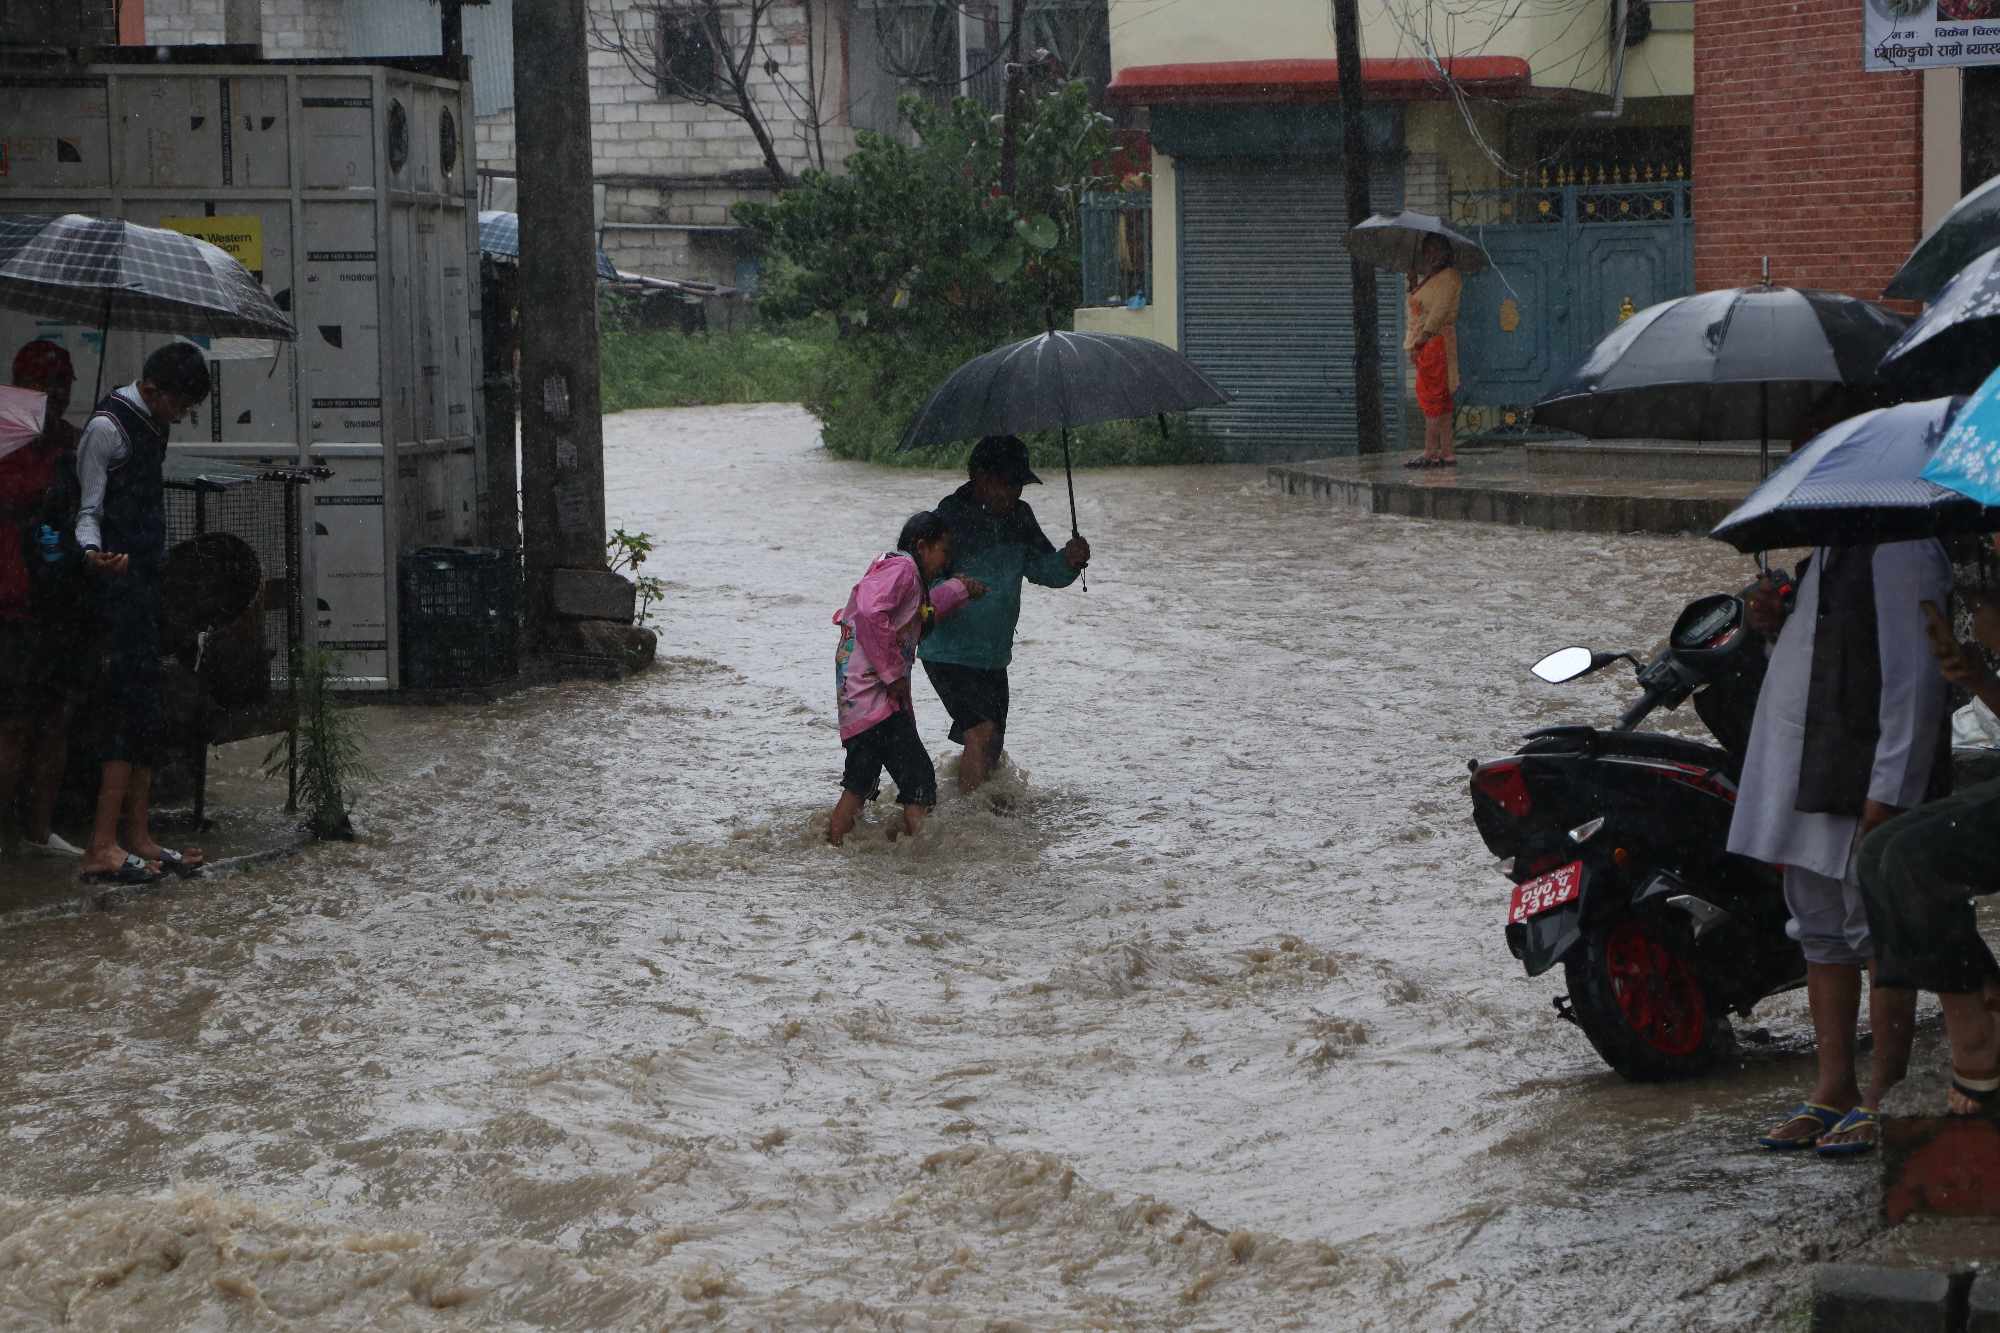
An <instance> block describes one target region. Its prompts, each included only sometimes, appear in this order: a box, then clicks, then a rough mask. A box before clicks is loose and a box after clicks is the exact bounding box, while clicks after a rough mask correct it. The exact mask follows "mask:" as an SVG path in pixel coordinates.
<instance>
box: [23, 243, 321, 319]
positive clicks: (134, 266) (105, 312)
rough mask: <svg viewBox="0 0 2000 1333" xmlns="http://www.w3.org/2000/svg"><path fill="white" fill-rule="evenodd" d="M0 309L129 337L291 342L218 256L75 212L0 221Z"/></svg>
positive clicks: (258, 291)
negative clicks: (160, 335) (112, 330)
mask: <svg viewBox="0 0 2000 1333" xmlns="http://www.w3.org/2000/svg"><path fill="white" fill-rule="evenodd" d="M0 307H4V308H6V309H8V310H19V311H22V312H24V313H27V314H31V315H43V316H46V317H48V318H50V319H60V320H66V321H70V322H73V323H78V324H97V325H100V326H102V327H104V328H107V329H109V328H117V329H123V330H126V331H128V332H151V333H178V334H181V335H183V336H185V337H207V338H276V339H280V340H282V341H285V342H290V341H292V340H293V339H294V338H295V337H296V336H297V335H296V334H295V333H294V332H293V329H292V325H291V322H290V321H289V320H287V319H286V318H285V316H284V314H283V313H282V312H281V311H280V310H279V309H278V307H277V304H276V303H275V302H274V301H272V300H271V298H270V296H269V295H267V294H266V293H265V291H264V288H263V287H262V286H261V285H260V284H259V283H258V282H257V280H256V279H255V278H253V277H251V276H250V270H248V269H246V268H244V267H243V265H241V264H239V263H237V262H236V260H235V259H234V258H232V257H231V256H230V255H229V254H228V253H227V252H226V251H224V250H222V249H220V248H218V247H216V246H213V245H210V244H209V243H208V242H207V241H204V240H200V239H198V238H196V237H193V236H183V235H181V233H179V232H177V231H167V230H165V229H163V228H159V227H142V226H139V225H138V224H137V223H133V222H127V221H125V220H124V219H123V218H95V217H86V216H84V215H83V214H81V213H67V214H62V215H57V214H53V213H17V214H12V215H9V216H0Z"/></svg>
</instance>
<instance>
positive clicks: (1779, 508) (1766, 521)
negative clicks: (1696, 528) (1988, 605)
mask: <svg viewBox="0 0 2000 1333" xmlns="http://www.w3.org/2000/svg"><path fill="white" fill-rule="evenodd" d="M1964 402H1965V400H1964V399H1963V398H1931V399H1926V400H1924V401H1922V402H1915V403H1898V404H1897V405H1896V406H1894V407H1884V408H1877V409H1876V410H1875V411H1872V412H1864V413H1862V414H1861V415H1860V416H1858V417H1850V418H1848V419H1847V420H1846V421H1843V422H1841V423H1840V424H1839V425H1837V426H1835V427H1833V429H1831V430H1828V431H1823V432H1821V433H1820V434H1818V435H1816V436H1814V437H1813V438H1812V439H1811V440H1810V441H1809V442H1808V443H1807V444H1805V445H1804V446H1803V447H1802V448H1800V449H1799V451H1798V452H1797V453H1794V454H1793V455H1792V456H1791V457H1790V458H1789V459H1787V460H1786V461H1785V464H1784V466H1782V467H1780V468H1779V469H1778V470H1777V471H1776V472H1774V473H1772V474H1771V476H1770V477H1769V478H1768V479H1767V480H1766V481H1765V482H1764V484H1763V485H1761V486H1759V487H1758V488H1757V489H1756V490H1754V491H1752V492H1751V493H1750V495H1749V498H1747V499H1746V500H1744V501H1743V503H1742V504H1740V505H1738V506H1737V507H1736V509H1735V511H1734V512H1733V513H1731V514H1730V515H1729V517H1727V518H1725V519H1723V520H1722V522H1720V523H1718V524H1716V526H1715V529H1714V531H1713V532H1711V533H1710V534H1709V535H1710V536H1713V537H1716V538H1719V539H1720V540H1722V541H1726V542H1728V543H1729V544H1730V545H1732V546H1734V547H1735V548H1736V549H1737V550H1739V551H1769V550H1774V549H1777V548H1780V547H1787V546H1851V545H1859V544H1863V543H1868V542H1893V541H1914V540H1916V539H1918V538H1921V537H1939V536H1945V535H1947V534H1950V533H1955V532H1977V531H1985V530H1989V529H1991V528H1994V527H2000V510H1994V509H1984V508H1982V507H1981V506H1980V505H1978V504H1976V503H1975V502H1973V501H1971V500H1968V499H1966V498H1965V497H1964V496H1963V495H1960V494H1959V493H1958V492H1957V491H1952V490H1947V489H1945V488H1944V487H1943V486H1939V485H1937V484H1935V483H1933V482H1928V481H1925V480H1923V479H1922V476H1921V474H1922V472H1923V470H1924V467H1925V465H1926V464H1927V463H1929V462H1930V459H1931V455H1932V454H1933V453H1934V452H1935V451H1936V449H1937V447H1938V443H1939V441H1941V440H1943V439H1944V437H1945V432H1946V431H1947V430H1948V429H1949V428H1950V426H1951V423H1952V419H1953V418H1954V417H1955V416H1956V415H1957V413H1958V411H1959V408H1960V407H1961V406H1962V405H1963V404H1964Z"/></svg>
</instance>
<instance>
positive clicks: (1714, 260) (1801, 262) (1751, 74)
mask: <svg viewBox="0 0 2000 1333" xmlns="http://www.w3.org/2000/svg"><path fill="white" fill-rule="evenodd" d="M1864 3H1865V0H1770V2H1768V3H1763V4H1756V5H1743V4H1725V3H1723V0H1697V7H1696V12H1695V38H1694V41H1695V48H1694V89H1695V92H1694V202H1695V230H1694V268H1695V286H1696V287H1697V288H1699V289H1701V290H1703V291H1706V290H1708V289H1710V288H1715V287H1740V286H1744V285H1746V284H1749V283H1753V282H1755V281H1757V278H1758V274H1759V271H1760V262H1761V260H1762V258H1763V256H1765V255H1769V256H1770V257H1771V279H1772V281H1774V282H1779V283H1783V284H1786V285H1787V286H1793V287H1824V288H1827V289H1829V290H1832V291H1842V292H1847V293H1849V294H1851V295H1855V296H1863V297H1867V298H1869V299H1871V300H1872V299H1875V298H1878V297H1880V296H1881V294H1882V287H1883V285H1884V284H1885V283H1887V282H1888V280H1889V277H1890V275H1891V274H1893V273H1894V272H1895V271H1896V269H1897V267H1898V266H1900V265H1901V264H1902V262H1903V259H1904V257H1905V256H1906V255H1908V254H1909V252H1910V247H1911V246H1913V245H1915V244H1916V242H1917V239H1918V235H1919V232H1920V230H1921V227H1922V221H1923V82H1922V80H1923V76H1922V75H1920V74H1909V73H1905V74H1864V73H1862V70H1861V10H1862V5H1863V4H1864Z"/></svg>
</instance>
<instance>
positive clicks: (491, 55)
mask: <svg viewBox="0 0 2000 1333" xmlns="http://www.w3.org/2000/svg"><path fill="white" fill-rule="evenodd" d="M462 12H463V14H464V16H465V19H464V22H465V54H466V55H467V56H469V57H471V59H472V113H473V114H474V115H476V116H490V115H492V114H494V113H495V112H497V111H508V110H511V109H512V108H513V106H514V0H491V3H490V4H474V5H467V6H466V7H465V8H464V10H463V11H462ZM442 50H443V38H442V35H441V33H440V30H439V20H438V7H437V3H436V0H347V54H348V55H350V56H352V57H354V58H355V59H357V60H362V59H368V58H371V57H383V56H434V55H437V54H439V53H440V52H441V51H442Z"/></svg>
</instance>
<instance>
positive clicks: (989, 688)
mask: <svg viewBox="0 0 2000 1333" xmlns="http://www.w3.org/2000/svg"><path fill="white" fill-rule="evenodd" d="M924 674H925V675H926V676H929V677H930V678H931V688H932V689H934V690H936V691H937V697H938V702H940V703H942V704H943V705H944V711H945V712H947V713H950V714H951V739H952V743H953V744H954V745H963V744H965V733H966V732H967V731H970V730H971V729H972V728H974V727H976V726H978V725H979V724H980V723H982V722H991V723H993V724H994V725H995V726H996V727H997V728H998V729H999V732H1000V738H1001V739H1002V740H1003V741H1004V740H1005V739H1006V737H1007V671H1006V668H1004V667H1002V668H1001V669H1000V670H998V671H988V670H986V669H985V668H983V667H969V666H959V665H958V664H957V663H955V662H926V663H924Z"/></svg>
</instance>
